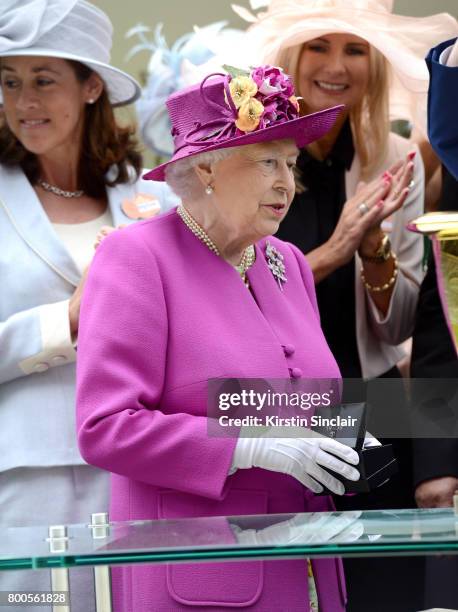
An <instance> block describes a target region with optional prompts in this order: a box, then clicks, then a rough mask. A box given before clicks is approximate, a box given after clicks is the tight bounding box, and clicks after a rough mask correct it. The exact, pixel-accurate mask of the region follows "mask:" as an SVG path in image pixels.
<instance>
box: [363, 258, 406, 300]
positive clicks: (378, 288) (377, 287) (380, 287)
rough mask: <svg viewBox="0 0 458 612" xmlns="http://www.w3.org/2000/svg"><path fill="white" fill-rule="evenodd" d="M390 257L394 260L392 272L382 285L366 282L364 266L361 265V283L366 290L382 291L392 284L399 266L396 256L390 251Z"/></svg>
mask: <svg viewBox="0 0 458 612" xmlns="http://www.w3.org/2000/svg"><path fill="white" fill-rule="evenodd" d="M391 257H392V258H393V262H394V268H393V274H392V275H391V278H390V279H389V280H387V282H386V283H385V284H383V285H371V284H370V283H368V282H367V280H366V277H365V276H364V268H362V267H361V272H360V273H361V280H362V281H363V285H364V286H365V287H366V289H367V290H368V291H373V292H374V293H382V292H383V291H388V289H390V287H392V286H393V285H394V283H395V282H396V278H397V276H398V268H399V267H398V258H397V257H396V255H395V254H394V253H391Z"/></svg>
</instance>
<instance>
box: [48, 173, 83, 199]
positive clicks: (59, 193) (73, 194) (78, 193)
mask: <svg viewBox="0 0 458 612" xmlns="http://www.w3.org/2000/svg"><path fill="white" fill-rule="evenodd" d="M37 183H38V184H39V185H40V187H43V189H44V190H45V191H50V192H51V193H53V194H54V195H56V196H61V197H63V198H80V197H81V196H83V195H84V191H83V190H82V189H78V191H66V190H65V189H60V187H56V186H55V185H50V184H49V183H47V182H46V181H44V180H43V179H41V178H39V179H38V181H37Z"/></svg>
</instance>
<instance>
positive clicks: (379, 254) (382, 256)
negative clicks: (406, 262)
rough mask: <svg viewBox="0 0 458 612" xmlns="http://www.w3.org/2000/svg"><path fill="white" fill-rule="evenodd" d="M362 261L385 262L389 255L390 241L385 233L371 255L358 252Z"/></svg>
mask: <svg viewBox="0 0 458 612" xmlns="http://www.w3.org/2000/svg"><path fill="white" fill-rule="evenodd" d="M359 256H360V257H361V259H362V260H363V261H368V262H370V263H385V261H388V259H389V258H390V257H391V242H390V239H389V238H388V236H387V235H386V234H385V235H384V236H383V238H382V240H381V242H380V244H379V246H378V248H377V250H376V251H375V253H374V254H373V255H363V254H362V253H360V254H359Z"/></svg>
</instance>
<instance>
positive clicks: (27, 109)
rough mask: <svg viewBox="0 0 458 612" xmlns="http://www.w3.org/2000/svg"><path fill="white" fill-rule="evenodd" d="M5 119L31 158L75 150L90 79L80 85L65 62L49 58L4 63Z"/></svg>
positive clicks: (0, 70)
mask: <svg viewBox="0 0 458 612" xmlns="http://www.w3.org/2000/svg"><path fill="white" fill-rule="evenodd" d="M0 76H1V87H2V93H3V106H4V113H5V118H6V121H7V123H8V126H9V128H10V129H11V131H12V132H13V134H14V135H15V136H16V138H17V139H18V140H19V141H20V142H21V144H22V145H23V146H24V147H25V148H26V149H27V150H28V151H30V152H31V153H34V154H35V155H48V154H55V153H62V154H63V155H64V157H66V156H67V155H68V152H69V150H71V149H72V148H73V149H74V148H75V146H79V143H80V142H81V132H82V127H83V119H84V107H85V104H86V103H87V102H88V100H89V99H90V98H91V91H92V89H93V83H92V79H91V77H90V78H89V79H88V80H87V81H85V82H84V83H81V82H80V81H78V79H77V78H76V74H75V72H74V70H73V68H72V66H71V65H70V63H69V62H67V61H65V60H63V59H60V58H53V57H34V56H30V57H13V56H11V57H5V58H3V59H2V61H1V68H0Z"/></svg>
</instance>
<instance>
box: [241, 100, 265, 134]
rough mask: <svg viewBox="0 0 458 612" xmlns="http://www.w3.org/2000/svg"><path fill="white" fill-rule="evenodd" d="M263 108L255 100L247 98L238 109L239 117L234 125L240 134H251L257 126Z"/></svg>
mask: <svg viewBox="0 0 458 612" xmlns="http://www.w3.org/2000/svg"><path fill="white" fill-rule="evenodd" d="M263 112H264V106H263V105H262V103H261V102H260V101H259V100H256V98H249V99H248V100H247V101H246V102H245V103H244V104H242V106H241V107H240V108H239V116H238V119H237V121H236V122H235V125H236V126H237V127H238V129H239V130H241V131H242V132H253V131H254V130H255V129H256V128H257V127H258V125H259V121H260V120H261V117H262V114H263Z"/></svg>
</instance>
